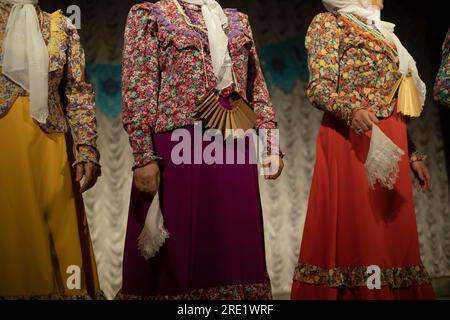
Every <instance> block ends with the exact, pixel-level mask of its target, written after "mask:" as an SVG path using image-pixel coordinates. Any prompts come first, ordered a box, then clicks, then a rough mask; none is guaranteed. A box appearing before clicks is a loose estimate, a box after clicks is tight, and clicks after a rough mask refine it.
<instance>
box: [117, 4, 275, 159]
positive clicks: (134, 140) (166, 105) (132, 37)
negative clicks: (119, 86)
mask: <svg viewBox="0 0 450 320" xmlns="http://www.w3.org/2000/svg"><path fill="white" fill-rule="evenodd" d="M180 3H182V4H183V5H184V6H185V8H186V4H185V3H183V2H181V1H180ZM199 9H200V7H198V10H199ZM190 10H194V11H195V8H192V7H191V8H190ZM225 13H226V15H227V17H228V20H229V34H228V36H229V50H230V55H231V58H232V60H233V63H234V70H235V73H236V77H237V81H236V82H237V83H236V87H237V88H236V89H237V91H238V92H239V93H240V94H241V95H243V96H244V97H246V98H247V100H248V101H249V102H250V103H251V104H252V106H253V108H254V110H255V112H256V114H257V127H258V128H264V129H274V128H276V126H277V124H276V121H275V112H274V108H273V106H272V103H271V101H270V98H269V93H268V90H267V86H266V82H265V80H264V77H263V73H262V71H261V67H260V62H259V59H258V56H257V52H256V48H255V44H254V41H253V35H252V30H251V27H250V23H249V20H248V17H247V16H246V15H245V14H243V13H240V12H238V11H237V10H235V9H225ZM201 23H204V21H201ZM202 51H203V52H204V54H202ZM215 85H216V83H215V77H214V73H213V69H212V64H211V58H210V53H209V46H208V38H207V36H206V34H203V32H201V31H197V29H195V28H192V27H190V26H189V25H188V24H187V23H186V21H185V20H184V19H183V16H182V15H181V14H180V12H179V11H178V10H177V7H176V5H175V3H174V2H173V1H172V0H162V1H159V2H157V3H156V4H153V3H149V2H147V3H142V4H138V5H135V6H134V7H133V8H132V9H131V11H130V14H129V17H128V22H127V27H126V31H125V48H124V56H123V99H124V105H123V122H124V126H125V129H126V130H127V132H128V134H129V137H130V144H131V146H132V149H133V152H134V156H135V166H136V167H141V166H144V165H146V164H148V163H149V162H151V161H152V160H155V159H156V158H157V156H156V155H155V151H154V148H153V135H154V134H155V133H159V132H164V131H170V130H173V129H175V128H180V127H183V126H186V125H190V124H192V123H193V121H194V113H195V108H196V105H195V102H196V101H197V100H198V99H199V98H201V97H202V96H203V95H204V94H205V93H206V91H207V89H209V88H211V87H213V86H215Z"/></svg>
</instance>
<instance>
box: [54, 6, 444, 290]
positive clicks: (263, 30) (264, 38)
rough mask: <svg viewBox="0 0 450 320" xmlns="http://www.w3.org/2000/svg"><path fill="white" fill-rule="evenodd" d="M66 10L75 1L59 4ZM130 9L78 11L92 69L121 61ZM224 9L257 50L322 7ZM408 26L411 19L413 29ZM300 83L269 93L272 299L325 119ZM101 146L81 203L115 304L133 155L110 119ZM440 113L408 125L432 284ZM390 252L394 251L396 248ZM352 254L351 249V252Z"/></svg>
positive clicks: (427, 75) (437, 262)
mask: <svg viewBox="0 0 450 320" xmlns="http://www.w3.org/2000/svg"><path fill="white" fill-rule="evenodd" d="M62 2H63V4H64V5H67V6H68V5H69V4H72V2H73V1H62ZM131 4H132V3H131V2H127V1H111V0H108V1H106V0H96V1H85V2H83V5H82V14H83V16H82V21H83V28H82V29H81V31H80V32H81V34H82V39H83V44H84V46H85V49H86V52H87V56H88V58H89V60H90V61H91V62H95V63H111V62H116V63H117V62H120V56H121V50H122V36H123V28H124V23H125V19H126V15H127V12H128V9H129V7H130V6H131ZM222 4H223V5H224V7H229V6H233V7H238V8H239V9H240V10H242V11H244V12H247V13H249V14H250V17H251V21H252V24H253V29H254V34H255V38H256V42H257V45H258V46H265V45H268V44H272V43H277V42H280V41H282V40H285V39H290V38H294V37H299V35H300V36H301V35H302V34H304V33H305V32H306V28H307V26H308V24H309V23H310V21H311V20H312V17H313V16H314V14H315V13H317V12H319V11H320V10H322V9H321V5H320V1H302V0H290V1H275V0H274V1H222ZM408 19H411V20H412V19H414V21H411V22H413V23H410V21H409V20H408ZM396 22H398V23H399V24H404V25H409V32H410V33H409V37H410V38H409V40H411V39H413V41H408V39H405V44H406V45H408V47H411V45H412V44H413V45H414V47H413V48H411V51H412V53H413V54H414V56H416V57H420V58H418V63H419V68H420V70H421V72H422V74H423V78H424V79H425V80H426V82H427V83H428V85H429V88H430V89H431V85H432V82H433V80H434V77H435V75H433V74H431V72H429V70H430V68H428V66H429V61H431V59H432V57H430V54H429V53H428V52H427V50H426V48H427V42H426V38H425V34H424V33H423V31H422V30H424V29H423V25H421V24H422V23H423V22H421V20H420V19H419V20H416V19H415V18H414V17H407V16H405V17H401V20H400V21H396ZM305 85H306V84H305V83H304V82H302V81H300V80H299V81H298V82H297V84H296V86H295V89H294V90H293V92H291V93H284V92H283V91H281V90H279V89H277V88H275V87H272V88H271V92H272V98H273V101H274V103H275V105H276V107H277V111H278V120H279V123H280V128H281V138H282V147H283V150H284V151H285V152H286V153H287V154H288V156H287V158H286V170H285V172H284V175H283V177H282V178H281V179H280V180H278V181H276V182H265V181H263V182H261V190H262V199H263V206H264V217H265V231H266V247H267V261H268V268H269V270H270V275H271V277H272V283H273V290H274V294H275V295H276V296H277V297H287V295H288V293H289V291H290V287H291V281H292V275H293V269H294V266H295V264H296V262H297V257H298V253H299V245H300V239H301V233H302V229H303V225H304V219H305V214H306V208H307V201H308V194H309V189H310V182H311V176H312V170H313V166H314V159H315V140H316V135H317V130H318V127H319V124H320V120H321V117H322V113H321V112H320V111H318V110H315V109H314V108H313V107H311V106H310V104H309V103H308V101H307V99H306V97H305ZM98 120H99V134H100V139H99V147H100V151H101V153H102V160H101V162H102V165H103V176H102V177H101V179H100V180H99V182H98V184H97V186H96V187H95V188H94V189H93V190H92V191H90V192H89V193H88V194H86V196H85V202H86V206H87V210H88V215H89V221H90V228H91V231H92V238H93V242H94V249H95V253H96V259H97V263H98V270H99V274H100V281H101V286H102V288H103V290H104V291H105V293H106V294H107V296H108V297H110V298H111V297H113V296H114V294H115V293H116V292H117V290H118V289H119V288H120V286H121V263H122V253H123V244H124V236H125V228H126V221H127V214H128V205H129V193H130V187H131V179H132V177H131V170H130V169H131V165H132V159H131V151H130V148H129V146H128V140H127V136H126V134H125V132H124V131H123V129H122V124H121V120H120V118H117V119H110V118H108V117H106V116H105V115H104V114H102V113H101V112H99V114H98ZM439 123H440V122H439V114H438V109H437V107H436V106H435V105H433V103H432V102H431V99H429V102H428V105H427V107H426V111H425V116H424V117H423V118H422V119H420V120H417V121H414V122H413V123H412V125H411V134H412V137H413V139H414V140H415V142H416V143H417V145H418V147H419V149H420V150H422V151H423V152H425V153H427V154H428V155H429V165H430V169H431V173H432V176H433V179H434V183H433V191H432V192H431V193H427V194H418V195H417V196H416V208H417V222H418V228H419V234H420V241H421V249H422V255H423V260H424V262H425V264H426V266H427V267H428V268H429V271H430V273H431V275H432V276H433V277H435V278H440V277H449V276H450V199H449V187H448V185H449V183H448V179H447V172H446V166H445V161H444V152H443V148H444V145H443V137H442V136H441V130H440V128H439ZM392 245H395V243H393V244H392ZM349 249H350V250H351V248H349Z"/></svg>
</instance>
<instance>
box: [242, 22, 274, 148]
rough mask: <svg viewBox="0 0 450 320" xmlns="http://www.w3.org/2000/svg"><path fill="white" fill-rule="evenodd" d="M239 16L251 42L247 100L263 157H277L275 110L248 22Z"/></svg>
mask: <svg viewBox="0 0 450 320" xmlns="http://www.w3.org/2000/svg"><path fill="white" fill-rule="evenodd" d="M241 15H242V19H243V21H244V25H245V32H246V34H247V35H248V36H249V37H250V38H251V40H252V46H251V48H250V51H249V60H248V75H247V98H248V101H249V103H250V104H251V105H252V107H253V110H254V111H255V113H256V128H257V129H258V131H259V135H260V138H261V139H262V143H263V148H264V150H262V151H263V155H264V156H267V155H278V154H280V152H281V151H280V137H279V131H278V123H277V121H276V115H275V108H274V106H273V104H272V101H271V99H270V95H269V90H268V88H267V83H266V80H265V79H264V74H263V71H262V69H261V62H260V60H259V57H258V52H257V50H256V45H255V41H254V38H253V31H252V27H251V25H250V21H249V19H248V16H247V15H244V14H241Z"/></svg>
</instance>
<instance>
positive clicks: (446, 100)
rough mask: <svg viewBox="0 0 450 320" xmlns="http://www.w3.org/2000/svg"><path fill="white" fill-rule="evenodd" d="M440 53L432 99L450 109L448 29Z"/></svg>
mask: <svg viewBox="0 0 450 320" xmlns="http://www.w3.org/2000/svg"><path fill="white" fill-rule="evenodd" d="M442 51H443V53H442V63H441V67H440V69H439V73H438V75H437V79H436V84H435V86H434V99H435V100H436V101H438V102H440V103H442V104H444V105H446V106H449V107H450V29H449V30H448V33H447V38H446V39H445V43H444V46H443V48H442Z"/></svg>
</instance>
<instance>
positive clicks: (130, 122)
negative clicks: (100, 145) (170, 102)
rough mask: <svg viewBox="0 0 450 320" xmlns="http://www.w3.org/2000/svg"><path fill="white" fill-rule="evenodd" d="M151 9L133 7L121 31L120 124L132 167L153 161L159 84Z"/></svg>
mask: <svg viewBox="0 0 450 320" xmlns="http://www.w3.org/2000/svg"><path fill="white" fill-rule="evenodd" d="M151 6H152V4H151V3H145V4H138V5H135V6H134V7H133V8H132V9H131V11H130V13H129V16H128V20H127V25H126V29H125V45H124V51H123V63H122V66H123V70H122V90H123V124H124V127H125V130H126V131H127V132H128V135H129V140H130V145H131V148H132V150H133V155H134V160H135V161H134V167H135V168H137V167H143V166H145V165H147V164H148V163H150V162H151V161H153V160H156V159H157V157H156V155H155V151H154V147H153V130H154V127H153V126H154V123H155V119H156V111H157V101H158V91H159V83H160V76H159V65H158V60H159V59H158V52H159V50H158V39H157V37H156V20H155V18H154V16H153V14H152V7H151Z"/></svg>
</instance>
